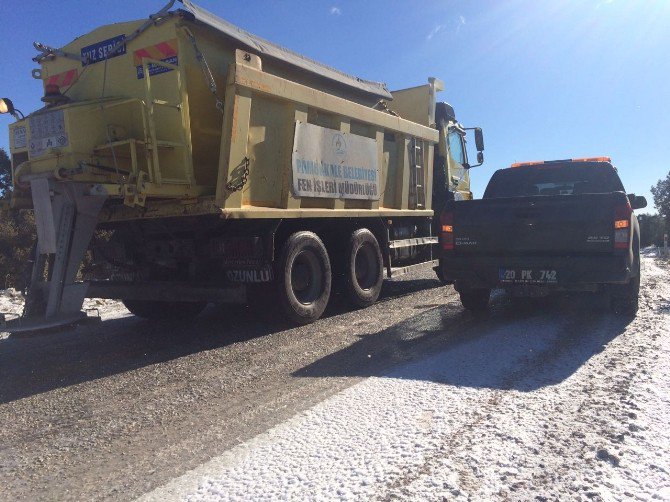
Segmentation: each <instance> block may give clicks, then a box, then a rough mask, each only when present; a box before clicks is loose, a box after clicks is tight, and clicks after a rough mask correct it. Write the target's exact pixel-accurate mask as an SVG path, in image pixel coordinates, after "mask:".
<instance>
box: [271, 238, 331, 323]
mask: <svg viewBox="0 0 670 502" xmlns="http://www.w3.org/2000/svg"><path fill="white" fill-rule="evenodd" d="M331 282H332V275H331V270H330V260H329V259H328V252H327V251H326V247H325V246H324V245H323V242H321V239H319V236H318V235H316V234H315V233H313V232H307V231H303V232H296V233H294V234H293V235H291V236H290V237H289V238H288V240H287V241H286V242H285V243H284V246H283V248H282V251H281V255H280V258H279V263H278V266H277V287H278V289H279V300H280V304H281V306H282V309H283V311H284V314H285V315H286V317H287V318H288V319H289V320H290V321H292V322H294V323H296V324H301V325H302V324H309V323H311V322H314V321H316V320H317V319H318V318H319V317H321V314H323V311H324V310H325V309H326V305H328V299H329V298H330V286H331Z"/></svg>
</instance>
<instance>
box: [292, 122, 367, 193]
mask: <svg viewBox="0 0 670 502" xmlns="http://www.w3.org/2000/svg"><path fill="white" fill-rule="evenodd" d="M293 194H294V195H295V196H296V197H328V198H333V199H367V200H379V164H378V159H377V142H376V141H375V140H374V139H371V138H366V137H365V136H359V135H357V134H349V133H344V132H340V131H336V130H334V129H327V128H325V127H320V126H317V125H313V124H305V123H303V122H296V124H295V139H294V141H293Z"/></svg>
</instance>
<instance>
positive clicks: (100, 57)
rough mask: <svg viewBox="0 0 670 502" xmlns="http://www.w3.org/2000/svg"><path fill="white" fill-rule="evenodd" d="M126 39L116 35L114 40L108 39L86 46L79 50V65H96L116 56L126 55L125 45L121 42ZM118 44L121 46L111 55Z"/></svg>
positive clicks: (123, 36)
mask: <svg viewBox="0 0 670 502" xmlns="http://www.w3.org/2000/svg"><path fill="white" fill-rule="evenodd" d="M125 39H126V36H125V35H118V36H116V37H114V38H108V39H107V40H103V41H101V42H97V43H95V44H93V45H87V46H86V47H82V49H81V65H82V66H86V65H89V64H93V63H97V62H99V61H104V60H105V59H111V58H115V57H116V56H122V55H123V54H125V53H126V44H125V43H123V41H124V40H125ZM118 44H121V45H120V46H119V47H118V48H117V50H116V51H115V52H114V54H112V53H111V52H112V49H113V48H114V47H116V46H117V45H118Z"/></svg>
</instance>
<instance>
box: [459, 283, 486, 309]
mask: <svg viewBox="0 0 670 502" xmlns="http://www.w3.org/2000/svg"><path fill="white" fill-rule="evenodd" d="M458 294H459V296H460V297H461V303H462V304H463V307H464V308H465V309H466V310H472V311H473V312H482V311H484V310H486V309H487V308H488V306H489V299H490V298H491V290H490V289H474V288H469V287H465V286H459V288H458Z"/></svg>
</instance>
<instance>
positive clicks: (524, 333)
mask: <svg viewBox="0 0 670 502" xmlns="http://www.w3.org/2000/svg"><path fill="white" fill-rule="evenodd" d="M664 267H665V265H661V264H660V263H659V262H657V261H656V260H655V258H654V257H652V256H646V257H645V258H644V263H643V283H642V293H641V307H640V311H639V314H638V316H637V318H636V319H635V320H633V321H632V322H630V321H626V320H622V319H620V318H617V317H615V316H612V315H610V314H608V313H607V311H606V310H605V309H603V308H602V305H600V304H599V303H598V302H599V301H601V302H602V299H597V298H596V299H593V298H589V297H588V296H584V297H577V298H572V299H567V300H564V299H561V300H559V301H555V300H544V301H538V302H534V303H533V304H532V305H531V306H529V307H528V308H527V309H524V308H523V307H518V306H517V308H515V309H507V310H504V311H503V312H498V313H497V314H498V315H492V316H491V318H490V319H489V320H487V321H484V322H483V323H478V324H476V325H473V326H467V325H466V326H465V328H464V329H465V331H466V332H465V333H464V336H462V337H460V338H459V340H457V342H455V343H454V344H453V345H452V346H450V347H449V348H448V349H446V350H442V351H441V352H439V353H435V354H432V355H428V356H425V357H422V358H421V359H419V360H416V361H414V362H412V363H409V364H405V365H403V366H400V367H396V368H395V369H393V370H390V371H387V372H385V373H383V374H381V375H378V376H371V377H370V378H367V379H365V380H363V381H362V382H360V383H358V384H356V385H354V386H353V387H350V388H348V389H345V390H343V391H341V392H340V393H338V394H336V395H335V396H333V397H331V398H328V399H327V400H325V401H323V402H321V403H320V404H318V405H316V406H314V407H312V408H311V409H309V410H307V411H305V412H302V413H299V414H298V415H296V416H294V417H293V418H291V419H290V420H288V421H286V422H284V423H282V424H280V425H278V426H276V427H274V428H272V429H270V430H269V431H267V432H265V433H263V434H261V435H259V436H257V437H255V438H254V439H251V440H249V441H247V442H244V443H242V444H240V445H238V446H236V447H234V448H232V449H230V450H228V451H227V452H225V453H224V454H223V455H221V456H219V457H216V458H214V459H212V460H211V461H210V462H207V463H205V464H203V465H201V466H200V467H198V468H197V469H195V470H193V471H191V472H189V473H187V474H185V475H184V476H182V477H179V478H176V479H175V480H173V481H172V482H170V483H168V484H167V485H165V486H163V487H161V488H158V489H157V490H155V491H154V492H151V493H149V494H147V495H146V496H145V497H144V499H146V500H165V499H166V498H167V499H185V500H189V501H199V500H262V499H267V500H270V499H273V500H275V499H294V500H304V499H310V500H323V499H345V500H368V499H385V500H386V499H389V498H401V499H407V500H410V499H411V500H416V499H429V500H436V499H440V498H446V499H449V500H457V499H463V500H467V499H478V500H481V499H508V498H511V499H521V500H529V499H538V500H545V499H555V498H558V499H568V498H569V499H591V500H593V499H595V500H620V499H626V498H634V499H635V498H637V499H645V500H646V499H652V498H656V499H670V427H669V425H670V424H669V423H668V417H670V395H669V394H670V393H669V391H668V389H670V280H669V279H670V270H668V268H664ZM468 330H471V331H472V332H471V333H468ZM408 336H410V337H411V333H409V334H408ZM324 368H328V371H330V372H331V373H332V375H331V376H337V370H336V369H335V370H334V369H333V368H332V365H330V366H328V365H325V366H324V364H323V362H316V363H314V364H313V365H311V366H307V367H306V368H303V369H302V370H300V371H299V372H296V374H295V376H298V377H302V378H317V377H319V376H323V373H324Z"/></svg>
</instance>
